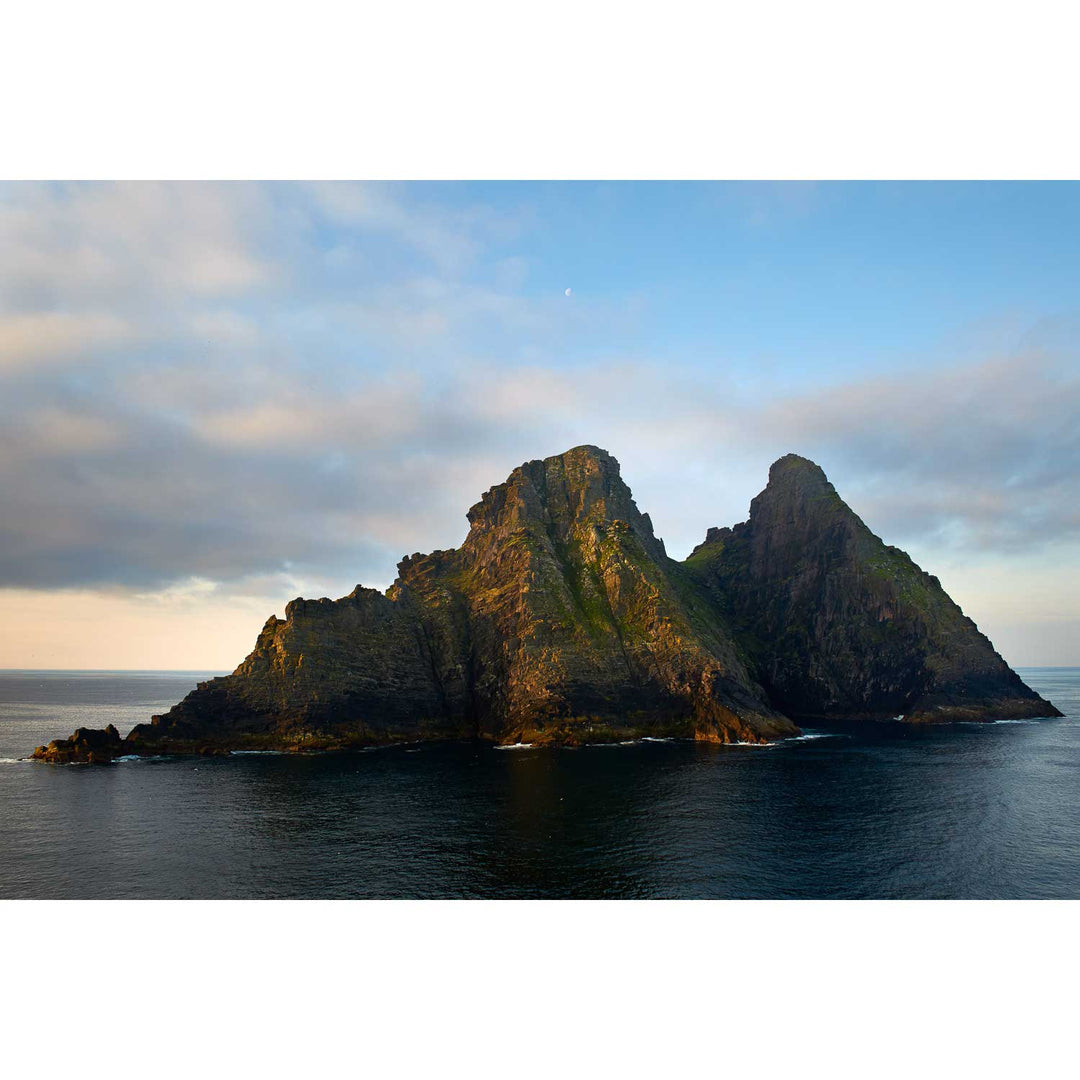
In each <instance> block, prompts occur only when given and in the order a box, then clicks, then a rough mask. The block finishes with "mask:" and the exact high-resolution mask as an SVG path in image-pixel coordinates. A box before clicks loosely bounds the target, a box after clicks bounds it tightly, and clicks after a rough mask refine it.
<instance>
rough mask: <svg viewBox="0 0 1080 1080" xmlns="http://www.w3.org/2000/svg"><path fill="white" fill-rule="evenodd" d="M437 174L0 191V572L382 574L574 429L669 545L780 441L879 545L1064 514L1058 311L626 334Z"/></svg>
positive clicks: (1050, 541) (1072, 377)
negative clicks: (865, 370)
mask: <svg viewBox="0 0 1080 1080" xmlns="http://www.w3.org/2000/svg"><path fill="white" fill-rule="evenodd" d="M428 190H429V189H425V188H420V189H417V190H416V191H413V190H412V189H408V190H403V189H400V188H395V187H393V186H387V185H375V186H370V185H337V184H334V185H316V186H311V187H307V186H287V187H282V186H275V185H268V186H257V185H242V184H239V185H233V184H224V185H153V184H151V185H140V184H136V185H50V186H40V185H9V186H7V187H5V188H2V189H0V250H3V252H4V255H3V258H0V377H2V378H3V379H4V389H5V394H4V395H3V397H0V586H8V587H19V588H27V587H32V588H36V589H56V588H72V587H85V586H91V585H92V586H93V587H95V588H125V589H133V590H136V591H138V592H140V593H152V592H154V591H155V590H159V589H163V588H188V586H186V585H183V584H182V583H184V582H191V581H201V582H212V583H214V587H215V589H218V590H228V589H233V588H240V587H241V584H240V583H242V582H245V581H251V580H253V579H254V578H259V579H260V580H263V581H265V582H277V583H279V584H280V583H283V582H285V581H288V582H290V583H291V586H292V587H295V588H296V589H297V591H300V590H301V589H302V588H304V589H306V588H307V585H305V584H304V583H305V582H306V583H308V584H310V586H311V587H312V588H320V589H321V588H326V589H327V590H328V591H331V592H334V591H336V589H335V587H334V586H332V585H331V584H329V583H331V582H338V583H339V587H340V591H341V592H345V591H347V590H348V589H349V588H351V587H352V585H353V584H355V583H356V582H357V581H362V582H364V583H367V584H375V585H386V584H388V583H389V581H390V580H391V579H392V578H393V576H394V567H395V564H396V561H397V559H398V558H399V557H400V556H401V555H402V554H404V553H406V552H412V551H417V550H430V549H432V548H437V547H448V546H453V545H455V544H457V543H459V542H460V540H461V539H462V537H463V536H464V533H465V528H466V523H465V519H464V514H465V511H466V510H467V508H468V507H469V506H470V505H471V504H472V502H473V501H475V499H476V498H477V497H478V496H479V495H480V493H481V492H482V491H483V490H485V489H486V488H487V487H489V486H491V485H492V484H493V483H497V482H499V481H501V480H502V479H504V478H505V476H506V475H507V473H508V472H509V471H510V470H511V469H512V468H513V467H514V466H516V465H518V464H520V463H521V462H522V461H524V460H527V459H530V458H534V457H541V456H544V455H546V454H551V453H556V452H559V451H561V450H564V449H566V448H568V447H569V446H572V445H575V444H578V443H582V442H592V443H598V444H600V445H602V446H604V447H606V448H607V449H609V450H611V451H612V452H613V453H615V454H616V456H618V457H619V459H620V460H621V461H622V463H623V471H624V475H625V476H626V478H627V480H628V481H629V482H630V484H631V485H632V486H633V488H634V490H635V494H636V495H637V497H638V501H639V504H640V505H641V506H642V508H643V509H645V510H648V511H649V512H650V514H651V516H652V518H653V520H654V522H655V523H656V525H657V528H658V531H659V532H660V533H661V534H662V535H663V536H664V537H665V539H666V540H667V542H668V546H669V550H671V551H672V553H674V554H684V553H685V552H687V551H688V550H689V549H690V547H692V546H693V544H694V543H696V542H698V541H699V540H700V538H701V537H702V536H703V535H704V532H705V529H706V528H707V527H708V526H710V525H716V524H728V523H731V522H734V521H738V520H741V519H743V518H744V517H745V516H746V511H747V506H748V504H749V501H750V499H751V497H752V496H753V495H754V494H756V493H757V492H758V491H759V490H760V489H761V487H762V486H763V484H764V482H765V478H766V475H767V469H768V465H769V463H770V462H771V461H772V460H774V459H775V458H776V457H778V456H780V455H781V454H783V453H785V452H788V451H791V450H795V451H798V452H800V453H804V454H807V455H808V456H811V457H813V458H815V459H816V460H818V461H819V462H820V464H822V466H823V467H825V469H826V471H827V472H828V473H829V475H830V477H831V479H833V481H834V483H835V484H836V486H837V488H838V489H839V490H840V492H841V494H842V495H843V496H844V497H845V498H846V499H847V500H848V502H849V503H851V505H852V506H853V507H854V508H855V509H856V510H857V511H858V512H859V513H860V514H862V515H863V516H864V518H865V519H866V520H867V522H868V524H870V525H871V527H872V528H874V529H875V531H877V532H879V533H880V534H881V535H883V536H884V537H885V538H886V539H887V540H888V541H890V542H893V543H901V544H915V545H919V544H922V545H929V544H934V545H936V546H937V548H938V549H939V550H946V549H947V550H949V551H952V552H958V553H964V552H966V553H970V554H972V555H973V557H974V556H979V557H982V555H983V554H986V553H989V554H992V555H998V556H1002V557H1006V556H1009V555H1010V554H1011V553H1015V552H1031V553H1034V552H1038V551H1041V550H1043V549H1044V548H1046V547H1047V546H1052V545H1054V544H1070V543H1077V542H1080V516H1078V515H1080V511H1078V509H1077V508H1078V507H1080V480H1078V477H1080V435H1078V431H1077V426H1076V423H1075V418H1076V416H1077V415H1080V384H1078V381H1077V377H1076V374H1075V371H1076V365H1075V363H1074V361H1075V357H1074V356H1072V355H1071V354H1069V353H1068V352H1067V349H1068V341H1064V342H1063V341H1058V342H1057V344H1056V346H1055V349H1052V350H1048V349H1046V348H1036V347H1035V346H1034V345H1033V344H1031V343H1029V344H1028V345H1026V346H1025V348H1024V351H1022V352H1018V353H1015V354H1012V355H1004V356H996V357H992V358H989V359H986V360H985V361H983V362H982V363H975V364H970V363H969V364H965V365H952V366H949V365H943V366H939V367H938V368H937V369H927V368H926V367H925V366H923V367H922V368H915V367H912V368H911V370H909V371H906V372H905V371H895V372H893V373H892V374H890V375H888V376H856V377H852V378H849V379H848V380H847V381H846V382H839V383H835V384H833V385H830V386H829V387H820V388H816V389H812V390H809V391H807V390H795V389H790V388H785V387H784V386H783V385H782V384H780V383H778V382H777V381H775V380H774V381H772V382H771V383H769V384H765V383H764V382H763V381H762V380H761V379H757V380H755V383H754V385H753V386H748V385H747V384H746V383H745V382H739V381H738V380H736V379H735V378H733V377H731V376H729V375H728V374H726V373H725V372H726V367H725V364H724V358H723V357H719V358H713V357H707V358H700V359H696V360H693V361H685V362H681V363H680V362H675V361H673V360H672V359H671V358H670V357H668V356H665V355H663V354H657V353H652V352H649V351H646V350H644V349H642V348H640V347H638V345H637V335H636V328H637V325H638V323H637V319H638V318H639V317H640V314H641V311H642V308H641V305H640V298H635V297H626V296H624V297H616V298H613V299H610V300H606V301H599V300H596V301H590V300H589V299H588V298H587V297H585V295H584V294H583V296H582V297H578V296H577V294H575V303H574V304H572V305H568V304H566V303H565V298H564V297H563V296H562V293H561V282H562V278H561V277H560V278H559V279H558V280H559V282H560V288H558V289H553V290H552V295H551V296H550V297H547V296H543V295H542V296H540V297H537V296H529V295H527V294H526V293H524V292H523V291H522V288H523V286H524V284H525V282H526V281H527V280H528V274H529V272H530V271H529V267H528V264H527V261H526V260H525V259H524V258H523V257H521V256H520V255H518V254H516V253H515V252H514V251H513V250H512V248H510V247H508V246H507V245H508V244H510V243H511V242H512V241H513V239H514V237H515V236H517V235H518V233H519V232H520V230H521V229H522V228H524V225H523V224H522V222H523V221H525V220H527V217H528V215H527V214H525V213H520V214H519V213H511V214H507V213H503V212H495V211H491V210H488V209H485V208H483V207H477V206H470V207H459V208H457V209H452V210H447V209H445V208H442V209H437V208H436V207H435V205H434V204H433V203H425V201H424V193H425V192H426V191H428ZM786 190H787V189H783V191H784V192H786ZM752 194H753V193H752V192H748V194H747V197H750V195H752ZM782 194H783V192H782ZM739 197H740V198H741V197H743V196H742V195H741V194H740V195H739ZM791 197H792V198H793V199H796V202H798V200H800V199H803V198H811V197H816V196H815V195H814V193H812V192H795V193H793V194H792V196H791ZM774 201H775V200H774ZM798 211H799V207H798V206H795V207H794V208H789V210H788V211H787V212H790V213H797V212H798ZM91 358H92V359H93V366H92V370H89V369H88V365H86V364H80V363H73V361H85V360H88V359H91ZM177 583H181V584H177ZM267 587H270V586H269V585H268V586H267ZM170 595H171V594H170ZM215 595H221V594H220V593H215ZM174 599H175V598H174ZM177 602H179V601H178V600H177Z"/></svg>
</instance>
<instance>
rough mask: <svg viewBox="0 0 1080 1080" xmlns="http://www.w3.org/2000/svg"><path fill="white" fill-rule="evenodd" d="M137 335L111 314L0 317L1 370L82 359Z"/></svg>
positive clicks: (53, 314) (89, 313)
mask: <svg viewBox="0 0 1080 1080" xmlns="http://www.w3.org/2000/svg"><path fill="white" fill-rule="evenodd" d="M136 336H137V334H136V330H135V328H134V327H133V326H132V325H131V324H130V323H129V322H127V321H126V320H125V319H122V318H118V317H116V316H115V315H111V314H109V313H108V312H101V311H89V312H81V313H78V314H72V313H69V312H60V311H39V312H31V313H27V314H10V315H0V371H3V370H7V371H13V370H16V369H20V368H33V367H36V366H38V365H41V364H55V363H65V362H72V361H75V360H80V359H83V358H85V357H87V356H92V355H93V354H94V353H95V352H97V351H98V350H100V349H102V348H105V347H113V346H116V345H119V344H122V343H125V342H130V341H132V340H133V339H134V338H135V337H136Z"/></svg>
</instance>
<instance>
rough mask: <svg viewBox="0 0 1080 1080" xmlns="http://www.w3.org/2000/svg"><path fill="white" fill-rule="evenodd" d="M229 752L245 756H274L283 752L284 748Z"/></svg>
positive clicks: (278, 755)
mask: <svg viewBox="0 0 1080 1080" xmlns="http://www.w3.org/2000/svg"><path fill="white" fill-rule="evenodd" d="M229 753H230V754H237V755H241V756H246V757H267V756H274V757H280V756H281V755H282V754H284V753H285V751H284V750H230V751H229Z"/></svg>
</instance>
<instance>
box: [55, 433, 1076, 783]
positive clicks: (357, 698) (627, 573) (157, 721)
mask: <svg viewBox="0 0 1080 1080" xmlns="http://www.w3.org/2000/svg"><path fill="white" fill-rule="evenodd" d="M468 520H469V524H470V529H469V533H468V536H467V537H466V538H465V541H464V543H463V544H462V545H461V547H460V548H458V549H456V550H451V551H435V552H432V553H431V554H430V555H420V554H416V555H412V556H409V557H407V558H405V559H403V560H402V561H401V563H399V565H398V571H399V573H398V578H397V580H396V581H395V582H394V584H393V585H392V586H391V587H390V588H389V589H388V590H387V591H386V593H385V594H384V593H380V592H378V591H377V590H374V589H365V588H363V587H361V586H359V585H358V586H357V587H356V588H355V589H354V590H353V591H352V592H351V593H349V595H348V596H345V597H342V598H341V599H340V600H328V599H322V600H303V599H297V600H293V601H292V602H291V603H290V604H289V605H288V606H287V607H286V609H285V618H284V619H278V618H276V617H273V616H272V617H271V618H270V619H268V620H267V622H266V625H265V626H264V627H263V629H262V632H261V633H260V634H259V637H258V640H257V641H256V643H255V648H254V650H253V651H252V653H251V654H250V655H249V656H248V657H247V659H246V660H244V662H243V663H242V664H241V665H240V666H239V667H238V668H237V669H236V670H235V671H234V672H233V673H232V674H231V675H228V676H225V677H222V678H216V679H211V680H209V681H208V682H204V683H200V684H199V686H198V688H197V689H195V690H193V691H192V692H191V693H190V694H188V696H187V697H186V698H184V700H183V701H181V702H180V703H179V704H177V705H175V706H173V708H172V709H170V710H169V712H167V713H165V714H164V715H162V716H155V717H153V718H152V719H151V721H150V723H148V724H139V725H138V726H137V727H135V728H134V730H133V731H131V733H130V734H129V735H127V737H126V738H121V736H120V735H119V733H118V732H117V730H116V729H115V728H114V727H112V726H111V725H110V727H109V728H108V729H106V730H105V731H94V730H90V729H85V728H80V729H79V730H78V731H77V732H75V733H74V735H72V737H71V738H70V739H58V740H55V741H53V742H51V743H49V745H48V746H43V747H38V748H37V750H35V751H34V755H33V756H34V757H35V758H39V759H42V760H45V761H52V762H72V761H89V762H107V761H110V760H113V759H114V758H116V757H119V756H121V755H125V754H163V753H169V754H176V753H204V754H205V753H228V752H230V751H232V750H251V749H274V750H287V751H305V750H338V749H348V748H358V747H364V746H372V745H385V744H391V743H399V742H411V741H415V740H432V739H480V740H486V741H489V742H493V743H496V744H504V745H505V744H514V743H534V744H555V745H573V744H581V743H587V742H603V741H612V740H626V739H632V738H638V737H642V736H652V737H678V738H688V739H699V740H705V741H709V742H718V743H730V742H748V743H761V742H770V741H773V740H776V739H782V738H785V737H789V736H794V735H798V734H799V727H798V724H799V723H800V722H804V721H816V722H821V721H830V720H845V721H875V720H884V719H895V718H901V719H903V720H904V721H905V722H908V723H944V722H950V721H957V720H964V721H972V720H975V721H990V720H995V719H1006V718H1018V717H1035V716H1060V715H1061V714H1060V713H1059V712H1058V710H1057V709H1055V708H1054V706H1053V705H1051V704H1050V703H1049V702H1048V701H1046V700H1045V699H1043V698H1041V697H1040V696H1039V695H1038V694H1036V693H1035V692H1034V691H1033V690H1031V689H1029V688H1028V687H1027V686H1026V685H1025V684H1024V683H1023V682H1022V681H1021V679H1020V677H1019V676H1018V675H1017V674H1016V673H1015V672H1014V671H1012V670H1011V669H1010V668H1009V666H1008V665H1007V664H1006V663H1005V661H1004V660H1003V659H1002V658H1001V657H1000V656H999V655H998V654H997V653H996V652H995V651H994V647H993V645H991V643H990V641H989V640H988V639H987V638H986V637H985V636H984V635H983V634H982V633H980V632H979V630H978V628H977V627H976V625H975V624H974V623H973V622H972V621H971V620H970V619H969V618H967V617H966V616H965V615H964V613H963V612H962V611H961V610H960V608H959V607H958V606H957V605H956V604H955V603H954V602H953V601H952V600H951V599H950V598H949V597H948V595H947V594H946V593H945V591H944V590H943V589H942V587H941V584H940V582H939V581H938V580H937V578H935V577H933V576H932V575H930V574H927V573H925V572H924V571H922V570H921V569H920V568H919V567H918V566H916V565H915V563H914V562H912V560H911V559H910V558H909V557H908V556H907V555H906V554H905V553H904V552H902V551H900V550H899V549H898V548H895V547H890V546H888V545H886V544H885V543H884V542H883V541H881V540H880V539H879V538H878V537H877V536H875V535H874V534H873V533H872V532H871V531H870V530H869V529H868V528H867V527H866V525H865V524H863V522H862V521H861V520H860V519H859V517H858V516H857V515H856V514H855V513H854V512H853V511H852V510H851V509H850V508H849V507H848V506H847V505H846V504H845V503H844V502H843V500H842V499H841V498H840V496H839V495H838V494H837V493H836V491H835V489H834V488H833V486H832V484H830V483H829V481H828V480H827V479H826V476H825V474H824V472H822V470H821V469H820V468H819V467H818V466H817V465H815V464H814V463H813V462H812V461H809V460H807V459H806V458H802V457H799V456H797V455H795V454H789V455H787V456H786V457H783V458H781V459H780V460H779V461H777V462H776V463H775V464H774V465H773V466H772V468H771V469H770V471H769V482H768V485H767V487H766V488H765V490H764V491H763V492H762V493H761V494H760V495H758V496H757V498H755V499H754V501H753V502H752V504H751V507H750V517H749V520H747V521H746V522H744V523H742V524H740V525H736V526H735V527H734V528H714V529H710V530H709V531H708V534H707V535H706V537H705V540H704V542H703V543H702V544H700V545H699V546H698V547H697V548H695V549H694V551H693V552H692V553H691V555H690V556H689V557H688V558H687V559H686V560H685V561H683V562H678V561H676V560H674V559H671V558H669V557H668V555H667V553H666V551H665V550H664V544H663V541H662V540H660V539H659V538H658V537H656V536H655V535H654V533H653V526H652V522H651V521H650V520H649V516H648V514H643V513H641V512H639V510H638V508H637V506H636V505H635V503H634V499H633V497H632V495H631V493H630V489H629V488H628V487H627V485H626V484H625V483H624V482H623V480H622V478H621V476H620V472H619V463H618V462H617V461H616V460H615V458H613V457H612V456H611V455H610V454H608V453H607V452H606V451H604V450H600V449H598V448H597V447H595V446H579V447H576V448H575V449H573V450H569V451H567V452H566V453H564V454H559V455H556V456H554V457H549V458H546V459H544V460H543V461H530V462H527V463H525V464H524V465H522V466H520V467H519V468H517V469H515V470H514V471H513V472H512V473H511V474H510V477H509V478H508V479H507V481H506V482H505V483H503V484H499V485H498V486H496V487H493V488H492V489H491V490H490V491H488V492H486V493H485V494H484V495H483V497H482V498H481V500H480V502H478V503H477V504H476V505H475V506H474V507H473V508H472V509H471V510H470V511H469V513H468Z"/></svg>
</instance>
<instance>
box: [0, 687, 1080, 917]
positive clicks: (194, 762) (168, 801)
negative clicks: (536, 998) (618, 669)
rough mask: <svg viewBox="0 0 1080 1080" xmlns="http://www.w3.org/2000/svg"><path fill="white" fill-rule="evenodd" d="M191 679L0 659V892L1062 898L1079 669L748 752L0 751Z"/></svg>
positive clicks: (165, 694) (1074, 859)
mask: <svg viewBox="0 0 1080 1080" xmlns="http://www.w3.org/2000/svg"><path fill="white" fill-rule="evenodd" d="M209 674H211V673H207V672H139V673H132V672H95V673H87V672H3V673H0V897H4V898H7V897H41V898H44V897H48V898H65V897H70V898H109V897H124V898H142V897H146V898H149V897H169V898H182V897H199V898H212V897H237V898H255V897H318V898H330V897H354V898H365V897H387V898H430V897H440V898H452V897H477V898H480V897H483V898H515V897H522V898H525V897H528V898H560V897H566V898H622V897H625V898H635V897H654V898H661V897H692V898H710V897H715V898H740V897H742V898H785V897H791V898H819V899H827V898H857V897H867V898H869V897H877V898H894V897H895V898H899V897H907V898H949V897H954V898H965V899H976V898H1035V897H1061V898H1078V897H1080V668H1024V669H1020V674H1021V675H1022V677H1023V678H1024V680H1025V681H1026V682H1027V683H1028V684H1029V685H1030V686H1032V687H1033V688H1034V689H1035V690H1037V691H1038V692H1039V693H1041V694H1043V695H1044V696H1046V697H1048V698H1050V700H1051V701H1053V702H1054V703H1055V704H1056V705H1057V706H1058V707H1059V708H1060V709H1061V710H1062V711H1063V712H1064V713H1065V714H1066V716H1065V718H1064V719H1047V720H1029V721H1002V722H1000V723H994V724H958V725H953V726H947V727H934V728H911V727H905V726H903V725H901V724H881V725H876V724H875V725H869V726H860V727H858V728H837V729H830V730H828V731H825V730H816V731H808V732H807V733H806V734H805V736H804V737H803V738H802V739H799V740H796V741H791V742H784V743H780V744H777V745H774V746H768V747H753V746H728V747H722V746H709V745H704V744H697V743H692V742H638V743H634V744H632V745H619V746H594V747H584V748H581V749H577V750H551V749H529V748H518V749H506V750H497V749H494V748H491V747H486V746H473V745H464V744H462V745H456V744H455V745H414V746H410V747H401V748H394V749H381V750H371V751H362V752H352V753H337V754H321V755H312V756H303V757H299V756H287V755H279V754H234V755H232V756H230V757H227V758H157V759H148V760H123V761H120V762H118V763H116V764H113V765H111V766H106V767H98V766H77V765H76V766H51V765H45V764H42V763H39V762H31V761H26V760H22V759H23V758H25V756H26V755H27V754H29V753H30V752H31V751H32V750H33V748H34V747H35V746H36V745H38V744H39V743H43V742H46V741H48V740H49V739H51V738H56V737H59V736H67V735H69V734H70V733H71V731H72V730H73V729H74V728H76V727H79V726H93V727H103V726H105V725H106V724H107V723H114V724H116V726H117V727H118V728H119V729H120V731H121V733H122V734H126V733H127V731H128V730H130V728H131V727H133V726H134V725H135V724H136V723H138V722H140V721H143V720H146V719H147V718H148V717H149V716H150V714H151V713H155V712H161V711H163V710H165V709H167V708H168V706H170V705H172V704H174V703H175V702H176V701H178V700H179V699H180V698H181V697H183V695H184V694H185V693H186V692H187V691H188V690H189V689H191V688H192V687H194V685H195V683H196V682H197V681H199V680H201V679H204V678H206V677H208V675H209Z"/></svg>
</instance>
